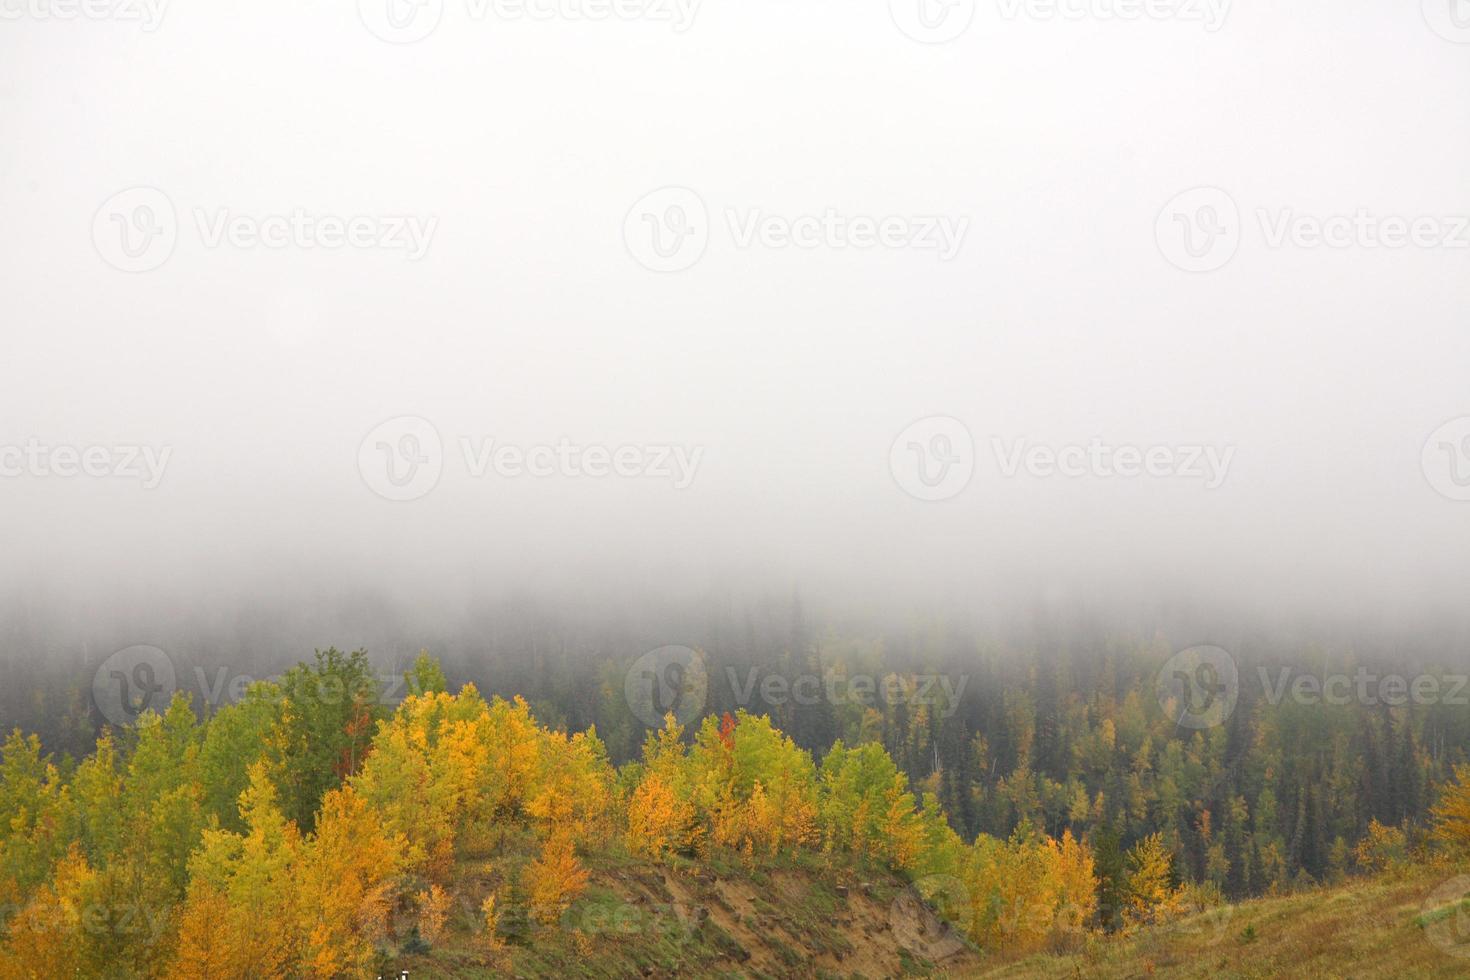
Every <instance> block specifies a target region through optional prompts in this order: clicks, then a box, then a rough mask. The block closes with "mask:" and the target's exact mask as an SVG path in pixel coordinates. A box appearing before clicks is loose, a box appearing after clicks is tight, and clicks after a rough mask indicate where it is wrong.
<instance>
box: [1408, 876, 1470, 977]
mask: <svg viewBox="0 0 1470 980" xmlns="http://www.w3.org/2000/svg"><path fill="white" fill-rule="evenodd" d="M1417 921H1418V922H1419V925H1420V927H1421V928H1423V930H1424V935H1425V936H1426V937H1428V939H1429V941H1430V942H1431V943H1433V944H1434V945H1435V946H1437V947H1439V948H1440V949H1441V950H1443V951H1444V952H1446V953H1448V954H1449V955H1451V956H1458V957H1461V958H1470V875H1460V876H1458V877H1455V878H1451V879H1450V880H1449V881H1447V882H1445V883H1444V884H1443V885H1440V886H1439V887H1438V888H1436V889H1435V890H1434V891H1432V892H1430V893H1429V897H1428V898H1426V899H1425V900H1424V905H1423V907H1422V908H1421V909H1420V914H1419V918H1418V920H1417Z"/></svg>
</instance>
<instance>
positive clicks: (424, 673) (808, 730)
mask: <svg viewBox="0 0 1470 980" xmlns="http://www.w3.org/2000/svg"><path fill="white" fill-rule="evenodd" d="M1148 663H1149V657H1148V656H1147V655H1146V654H1138V655H1134V656H1129V655H1122V654H1120V655H1119V656H1118V657H1117V658H1111V657H1109V658H1103V659H1102V660H1101V661H1100V662H1099V663H1098V664H1097V665H1096V666H1095V668H1093V669H1092V670H1091V671H1089V672H1087V673H1086V674H1085V675H1084V674H1082V673H1081V671H1080V668H1076V667H1075V665H1074V669H1075V670H1077V673H1074V674H1069V673H1068V672H1067V671H1066V670H1065V669H1064V668H1060V667H1059V668H1057V669H1056V670H1055V671H1052V672H1043V671H1041V670H1040V669H1039V668H1038V667H1036V666H1034V665H1033V666H1031V667H1030V668H1028V669H1026V670H1024V671H1020V672H1019V673H1016V672H1015V671H1014V670H1013V671H1010V672H1003V671H999V670H997V671H995V672H994V673H980V674H977V675H976V676H972V677H970V679H969V681H968V683H967V684H965V685H963V691H964V695H963V698H962V701H961V703H959V704H947V703H944V701H943V696H944V695H943V692H944V691H946V690H949V691H951V692H953V691H959V690H961V689H962V688H961V685H959V684H952V685H949V686H946V685H940V684H937V683H933V684H928V685H927V688H928V689H929V690H931V691H932V692H933V697H931V698H926V699H925V701H926V703H923V704H919V705H916V706H914V705H910V704H908V703H907V701H906V700H905V698H904V697H898V698H893V699H885V698H883V697H881V696H879V695H877V694H876V693H875V694H874V696H873V697H872V699H871V700H870V702H869V703H862V701H861V700H859V699H857V698H845V699H842V703H841V704H837V705H834V704H832V703H830V702H829V701H828V700H827V699H816V703H814V704H806V705H797V704H796V702H795V701H790V702H787V703H786V704H784V705H782V706H780V707H779V708H778V709H776V710H770V711H759V712H757V711H755V710H747V709H746V708H744V707H737V708H734V709H733V710H726V709H725V708H724V707H723V706H722V705H721V704H719V703H718V701H719V696H717V695H715V694H712V696H711V697H710V705H709V706H708V707H709V710H708V711H705V712H702V713H701V715H700V717H699V718H698V719H696V720H694V721H692V722H691V723H690V724H689V725H687V726H686V725H684V724H681V723H680V721H679V719H677V718H676V717H675V716H674V714H673V713H672V712H671V713H670V714H669V715H668V716H667V717H666V718H665V719H664V723H663V725H662V726H661V727H659V728H657V729H648V730H644V731H642V732H641V733H640V734H641V738H639V739H638V742H637V744H636V747H634V746H630V741H631V739H632V738H633V737H634V734H633V730H634V726H635V725H636V719H632V720H630V718H631V713H630V712H629V710H628V705H627V704H626V703H624V704H623V705H622V710H621V711H617V712H615V711H614V710H613V705H614V703H615V701H616V700H619V699H621V698H622V697H623V695H622V690H623V688H622V686H621V683H619V684H616V685H614V684H612V683H611V682H610V681H608V682H606V683H604V685H603V688H604V694H605V695H606V696H605V697H604V698H603V699H602V700H601V701H598V702H592V707H593V713H594V714H595V713H596V712H597V711H599V710H604V709H605V710H606V711H608V713H609V718H610V720H613V716H616V719H615V722H616V723H613V724H609V725H608V726H607V727H606V728H604V726H603V724H600V723H597V722H593V723H591V724H588V725H586V726H585V727H583V726H581V725H578V724H570V725H569V724H568V723H567V716H568V715H570V714H573V713H574V712H573V711H568V712H566V714H563V713H561V712H559V711H558V710H556V708H555V706H554V705H553V704H552V703H550V702H546V703H541V702H535V703H533V702H528V701H527V700H526V699H525V698H522V697H518V696H512V697H510V698H503V697H500V696H496V695H487V694H482V693H481V692H480V691H479V690H478V689H477V687H476V685H475V684H474V683H473V682H469V683H459V684H454V685H452V684H451V683H450V681H449V679H448V677H447V676H446V672H445V670H444V669H443V667H442V666H441V664H440V662H439V661H438V660H436V659H435V658H434V657H431V656H430V655H428V654H427V653H421V654H419V655H418V656H417V657H416V658H415V660H414V662H413V664H412V665H411V667H410V669H409V670H408V671H407V672H406V673H405V675H404V676H403V678H402V685H401V686H402V688H403V690H404V691H405V694H404V696H403V697H402V699H401V700H399V701H398V703H396V704H395V705H389V704H386V703H385V702H384V698H383V691H384V686H383V684H382V681H381V679H380V678H379V676H378V672H376V671H375V669H374V667H373V665H372V664H371V662H370V660H369V658H368V656H367V654H366V652H364V651H357V652H353V653H350V654H348V653H343V652H340V651H338V650H336V649H335V648H333V649H327V650H324V651H318V652H317V653H316V654H315V655H314V657H313V658H312V659H311V660H309V661H307V662H304V663H299V664H297V665H296V666H294V667H291V668H289V669H288V670H286V671H284V672H283V673H282V674H280V675H279V676H278V677H277V678H275V679H273V680H262V681H258V682H255V683H253V684H252V685H250V686H249V688H248V690H247V691H246V692H245V694H244V696H243V697H242V698H240V699H239V700H238V701H236V702H234V703H231V704H227V705H223V706H220V707H218V708H215V709H212V710H210V711H208V712H202V711H200V708H199V706H198V705H196V704H194V703H192V699H191V697H190V696H189V695H188V694H187V693H185V692H183V691H176V692H174V693H173V695H172V698H171V700H170V701H169V702H168V703H167V706H166V708H165V709H164V710H163V711H162V712H161V713H158V712H154V711H152V710H145V711H144V712H143V713H142V714H141V715H140V716H139V717H138V719H137V720H136V722H134V723H132V724H129V725H126V726H122V727H119V728H114V727H113V726H106V727H104V728H103V730H102V731H101V733H100V735H98V737H97V738H96V741H95V745H94V746H93V747H92V748H91V750H90V751H88V752H86V753H85V754H81V755H76V756H74V755H73V754H72V753H71V752H69V751H63V752H60V753H56V752H53V751H48V749H47V747H46V745H45V744H44V743H43V740H42V739H41V738H40V737H38V736H37V735H35V734H26V733H23V732H22V731H20V730H16V731H15V732H14V733H12V734H11V735H10V737H9V738H8V739H7V741H6V742H5V744H4V747H3V750H0V828H3V830H0V835H3V836H0V902H3V905H0V907H3V909H4V910H5V921H4V942H3V946H0V964H3V968H4V969H5V971H6V972H7V973H8V974H9V975H16V976H98V977H101V976H129V977H152V976H173V977H257V976H302V977H336V976H354V977H355V976H364V977H366V976H376V975H380V974H381V973H382V972H383V971H384V970H385V969H390V968H391V967H392V964H393V963H394V962H395V960H394V957H396V956H401V955H404V954H405V953H408V954H411V953H414V952H416V951H419V952H422V951H426V950H429V949H432V948H433V946H434V945H435V944H436V943H440V942H442V941H445V940H446V939H448V938H449V937H450V935H451V934H453V935H454V936H455V937H456V938H455V941H456V942H459V943H463V942H466V941H469V942H471V943H472V944H473V946H474V947H475V948H476V949H478V950H479V953H480V955H482V956H483V957H484V962H485V963H487V964H490V965H491V966H492V967H493V965H494V964H495V963H496V962H499V960H498V959H497V958H498V957H503V956H508V955H509V953H508V951H509V950H513V949H515V948H517V947H534V946H535V945H536V944H537V943H538V942H539V941H541V938H540V937H543V936H544V935H545V932H544V931H545V930H556V929H563V930H565V929H567V928H568V926H567V922H568V921H575V918H574V917H573V918H572V919H568V918H567V917H568V914H569V911H570V910H572V909H573V908H574V906H575V904H576V903H577V902H578V900H579V898H580V897H581V896H582V895H583V892H584V891H585V890H586V889H587V886H588V881H589V870H588V865H589V863H591V862H594V861H596V860H598V856H599V855H606V854H609V853H616V854H618V855H621V856H622V857H623V858H625V859H628V860H632V861H636V862H640V863H644V864H649V865H668V866H675V865H678V866H683V867H686V868H688V867H699V866H717V865H719V864H720V863H721V862H733V863H734V864H735V865H737V866H738V865H742V864H743V865H745V866H755V865H757V864H761V865H766V866H769V865H770V864H771V863H772V862H775V863H777V864H779V863H781V862H792V861H801V860H803V859H809V858H812V857H814V856H821V858H822V859H823V860H841V861H849V862H857V863H859V864H861V865H863V866H871V867H877V868H882V869H885V870H886V871H887V872H890V873H892V874H894V875H896V876H898V877H899V879H900V880H902V881H907V882H910V883H911V886H912V888H913V889H914V891H915V894H916V895H918V896H919V897H920V899H921V900H922V901H923V902H924V903H926V904H927V905H929V906H931V907H932V908H933V910H934V911H935V912H936V913H937V914H938V915H940V916H942V917H943V918H944V919H945V920H947V921H948V922H950V923H951V924H952V925H951V927H952V928H953V929H955V930H956V931H957V934H958V935H960V936H962V937H963V939H964V942H965V943H966V945H967V948H972V949H976V950H981V951H987V952H989V953H996V954H1022V953H1028V952H1037V951H1062V950H1067V949H1072V948H1076V947H1077V945H1078V944H1079V943H1080V942H1081V941H1082V940H1083V938H1084V937H1086V936H1088V935H1094V934H1108V933H1118V934H1124V935H1126V934H1129V933H1130V932H1134V931H1137V930H1140V929H1146V928H1149V927H1151V926H1154V925H1157V924H1159V923H1162V922H1167V921H1169V920H1170V919H1171V918H1175V917H1178V916H1181V915H1184V914H1187V913H1189V912H1198V911H1200V910H1203V909H1208V908H1211V907H1217V906H1220V905H1222V904H1223V903H1226V902H1230V901H1234V900H1237V899H1240V898H1242V897H1245V896H1251V895H1264V894H1269V895H1280V894H1289V893H1292V892H1293V891H1299V890H1304V889H1309V888H1311V887H1313V886H1314V885H1316V884H1319V883H1327V882H1335V881H1342V880H1344V879H1346V878H1350V877H1354V876H1361V875H1372V874H1378V873H1382V872H1385V871H1388V870H1390V869H1393V868H1395V867H1403V866H1405V865H1422V866H1426V867H1427V866H1431V865H1434V866H1445V867H1455V866H1457V864H1458V865H1463V862H1464V860H1465V857H1466V851H1467V847H1470V761H1467V759H1466V756H1465V746H1466V745H1470V737H1467V734H1470V733H1467V732H1466V730H1465V728H1466V717H1465V713H1464V712H1463V711H1455V710H1454V709H1453V708H1452V707H1449V708H1441V707H1439V706H1435V705H1430V706H1412V707H1390V706H1386V705H1378V706H1375V707H1372V708H1368V707H1361V708H1360V707H1352V708H1342V707H1338V706H1334V707H1331V708H1324V707H1322V706H1320V705H1318V706H1307V707H1303V706H1300V705H1297V704H1295V703H1294V702H1291V701H1290V699H1286V700H1282V701H1280V702H1279V703H1277V704H1272V703H1271V700H1270V699H1268V698H1265V697H1259V698H1254V697H1247V696H1245V695H1244V694H1243V695H1242V698H1241V705H1240V707H1239V708H1238V709H1237V710H1236V711H1235V712H1234V713H1233V715H1232V717H1231V720H1230V721H1229V722H1227V723H1226V724H1222V725H1219V726H1217V727H1214V728H1211V729H1209V730H1193V731H1191V730H1187V729H1184V728H1181V727H1179V726H1178V725H1176V724H1175V722H1174V721H1172V720H1171V719H1170V717H1169V716H1168V715H1167V714H1166V713H1165V712H1164V711H1163V710H1162V709H1161V707H1160V705H1159V704H1158V703H1157V700H1156V698H1155V694H1154V691H1153V687H1152V679H1151V675H1149V672H1148V670H1147V669H1146V668H1147V666H1148ZM807 666H812V667H815V666H817V665H807ZM859 666H861V664H849V663H847V662H845V661H842V660H841V659H840V658H839V659H837V660H835V661H834V662H833V663H830V664H826V665H822V666H821V667H820V669H821V670H823V671H824V672H825V671H835V672H836V675H837V676H846V675H847V673H848V672H849V671H853V670H855V669H856V667H859ZM921 687H925V685H923V684H921V682H920V678H918V677H911V678H909V679H908V681H907V682H902V683H899V682H894V681H892V680H890V683H889V684H888V687H887V689H888V690H890V691H898V692H910V694H912V693H913V692H917V691H918V690H920V689H921ZM881 689H882V688H881V686H880V688H879V690H881ZM714 690H715V689H714V687H712V688H711V691H712V692H714ZM769 690H771V689H770V688H769V687H768V691H769ZM725 693H726V694H728V693H729V692H728V691H727V692H725ZM936 699H937V700H936ZM803 700H804V701H811V700H812V699H803ZM890 700H891V703H890ZM798 707H800V708H801V709H802V710H799V711H798V710H793V709H795V708H798ZM614 746H615V747H616V751H613V747H614ZM467 910H468V911H467ZM467 937H468V939H467ZM505 962H507V963H508V962H509V961H508V960H506V961H505Z"/></svg>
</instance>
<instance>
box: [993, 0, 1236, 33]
mask: <svg viewBox="0 0 1470 980" xmlns="http://www.w3.org/2000/svg"><path fill="white" fill-rule="evenodd" d="M997 3H998V5H999V7H1000V15H1001V16H1002V17H1004V18H1005V19H1006V20H1017V19H1019V18H1021V17H1025V18H1028V19H1030V20H1043V21H1057V20H1066V21H1080V20H1098V21H1139V20H1152V21H1177V22H1180V23H1188V24H1200V25H1202V26H1203V27H1204V29H1205V31H1206V32H1208V33H1210V34H1213V33H1215V32H1216V31H1218V30H1219V29H1220V28H1221V27H1223V26H1225V18H1226V17H1227V16H1229V14H1230V4H1231V0H997Z"/></svg>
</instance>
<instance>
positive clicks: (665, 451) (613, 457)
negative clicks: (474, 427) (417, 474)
mask: <svg viewBox="0 0 1470 980" xmlns="http://www.w3.org/2000/svg"><path fill="white" fill-rule="evenodd" d="M459 444H460V451H461V453H462V454H463V456H464V465H465V470H466V471H467V472H468V473H469V475H470V476H471V477H473V478H474V479H477V480H478V479H483V478H484V477H485V476H487V475H489V474H490V473H492V472H493V473H494V474H495V475H496V476H499V477H503V478H506V479H516V478H518V477H523V476H530V477H533V478H536V479H546V478H548V477H564V478H567V479H580V478H583V477H586V478H590V479H602V478H604V477H609V476H616V477H619V478H622V479H630V480H631V479H640V478H644V479H662V480H668V481H669V482H670V483H671V484H672V485H673V487H674V489H675V490H687V489H689V487H690V486H692V485H693V483H694V478H695V477H696V476H697V475H698V474H699V464H700V463H701V462H702V461H703V459H704V447H703V446H692V447H689V446H679V445H670V444H664V443H638V444H624V445H621V446H604V445H598V444H592V445H581V444H579V443H575V442H573V441H572V440H570V439H565V438H564V439H561V440H559V441H557V442H556V443H555V444H552V443H537V444H534V445H530V446H519V445H515V444H513V443H507V442H500V441H498V440H496V439H493V438H487V439H479V440H475V439H471V438H469V437H468V436H461V437H460V439H459Z"/></svg>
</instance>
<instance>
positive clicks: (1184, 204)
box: [1154, 187, 1241, 272]
mask: <svg viewBox="0 0 1470 980" xmlns="http://www.w3.org/2000/svg"><path fill="white" fill-rule="evenodd" d="M1240 231H1241V229H1240V209H1239V208H1238V207H1236V204H1235V199H1234V198H1232V197H1231V196H1230V195H1229V194H1227V193H1226V192H1225V191H1222V190H1221V189H1220V188H1218V187H1195V188H1192V189H1191V190H1187V191H1184V192H1183V193H1181V194H1177V195H1175V196H1174V197H1173V198H1172V199H1171V200H1170V201H1169V203H1168V204H1165V205H1164V209H1163V210H1162V211H1160V212H1159V216H1158V218H1157V219H1156V220H1155V221H1154V241H1155V242H1156V243H1157V244H1158V246H1159V252H1160V253H1161V254H1162V255H1163V256H1164V258H1165V259H1167V260H1168V261H1169V262H1170V263H1172V264H1173V265H1175V266H1177V267H1179V268H1181V269H1183V270H1184V271H1185V272H1213V271H1215V270H1216V269H1220V268H1223V267H1224V266H1225V264H1226V263H1227V262H1229V261H1230V260H1231V259H1232V258H1234V257H1235V252H1236V249H1238V248H1240Z"/></svg>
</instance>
